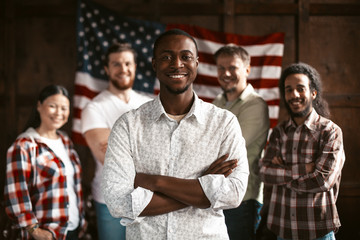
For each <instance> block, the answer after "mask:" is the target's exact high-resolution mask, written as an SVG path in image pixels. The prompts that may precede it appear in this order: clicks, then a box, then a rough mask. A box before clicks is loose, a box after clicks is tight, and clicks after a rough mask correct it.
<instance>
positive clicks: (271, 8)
mask: <svg viewBox="0 0 360 240" xmlns="http://www.w3.org/2000/svg"><path fill="white" fill-rule="evenodd" d="M96 2H99V3H100V4H102V5H104V6H105V7H108V8H110V9H113V10H115V11H118V12H119V13H120V14H123V15H125V16H129V17H134V18H139V19H146V20H154V21H158V22H162V23H188V24H194V25H198V26H201V27H205V28H208V29H211V30H217V31H226V32H233V33H239V34H247V35H264V34H269V33H273V32H285V34H286V37H285V52H284V58H283V66H284V67H285V66H287V65H288V64H290V63H293V62H296V61H303V62H306V63H309V64H310V65H312V66H314V67H315V68H316V69H318V71H319V72H320V74H321V75H322V79H323V82H324V87H325V98H326V99H327V100H328V101H329V103H330V107H331V112H332V119H333V120H334V121H335V122H336V123H337V124H338V125H339V126H340V127H341V128H342V129H343V132H344V143H345V151H346V157H347V159H346V163H345V167H344V169H343V178H342V184H341V189H340V196H339V199H338V204H337V205H338V209H339V211H340V218H341V222H342V225H343V226H342V227H341V228H340V231H339V233H338V234H337V238H338V239H360V229H359V228H358V226H359V225H360V220H359V219H360V208H358V206H357V205H358V204H359V203H360V180H359V179H360V178H359V177H358V175H357V174H358V171H359V170H360V161H358V160H357V156H360V140H359V139H360V131H359V127H360V120H359V119H360V73H359V72H360V61H358V55H359V53H360V3H359V0H311V1H310V0H299V1H290V0H237V1H236V0H174V1H168V0H122V1H118V0H103V1H101V0H96ZM76 5H77V4H76V1H74V0H51V1H48V0H33V1H21V0H1V1H0V33H1V34H0V119H1V120H0V121H1V122H0V123H1V124H0V129H1V130H0V131H1V135H0V156H2V158H1V162H0V163H1V165H0V169H1V171H3V169H4V164H5V156H6V150H7V148H8V147H9V146H10V144H11V143H12V141H13V140H14V139H15V137H16V136H17V135H18V134H19V133H20V132H21V131H22V128H23V125H24V124H25V121H26V120H27V118H28V115H29V113H30V111H31V108H32V106H34V104H35V100H36V97H37V94H38V91H39V89H41V88H42V87H44V86H45V85H47V84H49V83H56V84H62V85H64V86H66V87H67V88H68V89H69V90H70V93H73V91H74V76H75V69H76V45H75V39H76V35H75V34H76ZM285 116H286V113H285V111H284V109H283V108H281V111H280V119H283V118H284V117H285ZM70 129H71V121H70V122H69V124H67V125H66V127H65V130H66V131H68V133H69V134H70ZM77 148H78V149H79V152H80V154H81V156H82V161H83V164H84V169H85V173H86V174H85V176H84V178H85V179H86V180H89V181H85V182H86V183H89V182H90V180H91V169H92V167H93V165H92V160H91V158H90V156H89V154H88V151H87V149H86V148H84V147H81V146H77ZM1 183H3V179H1Z"/></svg>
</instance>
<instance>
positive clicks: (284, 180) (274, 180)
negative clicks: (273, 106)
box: [259, 126, 293, 185]
mask: <svg viewBox="0 0 360 240" xmlns="http://www.w3.org/2000/svg"><path fill="white" fill-rule="evenodd" d="M281 131H282V130H281V128H280V126H277V127H275V128H274V129H273V132H272V133H271V135H270V139H269V144H268V146H267V147H266V153H265V156H264V157H263V158H262V159H261V160H260V162H259V165H260V177H261V180H262V181H263V182H264V183H265V184H271V185H285V184H288V183H289V182H290V181H292V180H293V175H292V168H293V166H285V165H278V164H272V162H271V161H272V160H273V158H274V157H281Z"/></svg>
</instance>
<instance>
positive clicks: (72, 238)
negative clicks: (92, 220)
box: [66, 227, 79, 240]
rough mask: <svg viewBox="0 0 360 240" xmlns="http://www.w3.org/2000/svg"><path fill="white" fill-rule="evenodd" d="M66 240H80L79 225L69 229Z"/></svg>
mask: <svg viewBox="0 0 360 240" xmlns="http://www.w3.org/2000/svg"><path fill="white" fill-rule="evenodd" d="M66 240H79V227H78V228H76V229H74V230H72V231H68V232H67V234H66Z"/></svg>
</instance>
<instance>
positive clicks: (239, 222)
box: [224, 199, 262, 240]
mask: <svg viewBox="0 0 360 240" xmlns="http://www.w3.org/2000/svg"><path fill="white" fill-rule="evenodd" d="M261 206H262V204H261V203H259V202H258V201H256V200H252V199H250V200H247V201H244V202H242V203H241V204H240V206H239V207H237V208H234V209H228V210H224V215H225V223H226V227H227V231H228V234H229V237H230V240H238V239H242V240H255V232H256V228H257V226H258V225H259V222H260V210H261Z"/></svg>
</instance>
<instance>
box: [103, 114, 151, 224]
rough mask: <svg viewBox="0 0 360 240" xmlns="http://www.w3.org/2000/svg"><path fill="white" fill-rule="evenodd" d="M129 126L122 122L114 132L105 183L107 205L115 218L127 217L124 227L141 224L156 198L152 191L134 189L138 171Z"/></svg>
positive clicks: (104, 173)
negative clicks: (129, 135) (146, 210)
mask: <svg viewBox="0 0 360 240" xmlns="http://www.w3.org/2000/svg"><path fill="white" fill-rule="evenodd" d="M126 126H127V124H126V123H125V122H124V121H122V119H120V120H118V121H117V122H116V123H115V125H114V127H113V129H112V131H111V134H110V137H109V142H108V148H107V151H106V154H105V163H104V169H103V180H102V190H103V195H104V199H105V203H106V205H107V207H108V208H109V211H110V213H111V215H112V216H113V217H117V218H119V217H121V218H123V219H122V221H121V223H122V224H123V225H128V224H131V223H135V222H140V221H141V220H142V219H143V217H139V215H140V213H141V212H142V211H143V210H144V209H145V207H146V206H147V205H148V204H149V202H150V200H151V198H152V196H153V192H152V191H150V190H147V189H144V188H140V187H138V188H136V189H134V179H135V175H136V172H135V166H134V162H133V159H132V156H131V151H130V143H129V139H128V134H127V132H128V129H127V127H126Z"/></svg>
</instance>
